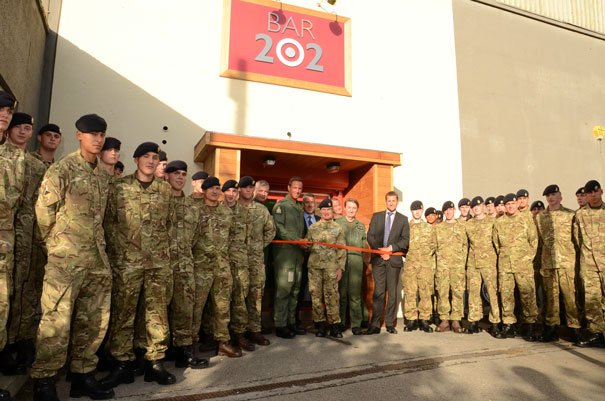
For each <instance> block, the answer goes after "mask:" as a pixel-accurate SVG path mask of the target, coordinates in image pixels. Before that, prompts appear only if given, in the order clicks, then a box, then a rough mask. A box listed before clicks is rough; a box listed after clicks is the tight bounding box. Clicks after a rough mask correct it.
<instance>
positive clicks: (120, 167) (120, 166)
mask: <svg viewBox="0 0 605 401" xmlns="http://www.w3.org/2000/svg"><path fill="white" fill-rule="evenodd" d="M113 167H114V168H115V169H118V170H122V171H124V163H122V162H121V161H119V160H118V162H117V163H116V165H115V166H113Z"/></svg>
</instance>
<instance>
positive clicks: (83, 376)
mask: <svg viewBox="0 0 605 401" xmlns="http://www.w3.org/2000/svg"><path fill="white" fill-rule="evenodd" d="M69 396H70V397H71V398H80V397H82V396H86V397H90V398H92V399H93V400H108V399H110V398H113V396H114V392H113V389H111V388H106V387H104V386H102V385H101V384H100V383H99V382H98V381H97V379H95V375H94V372H90V373H72V374H71V389H70V390H69Z"/></svg>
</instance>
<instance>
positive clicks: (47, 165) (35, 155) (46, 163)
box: [31, 150, 55, 168]
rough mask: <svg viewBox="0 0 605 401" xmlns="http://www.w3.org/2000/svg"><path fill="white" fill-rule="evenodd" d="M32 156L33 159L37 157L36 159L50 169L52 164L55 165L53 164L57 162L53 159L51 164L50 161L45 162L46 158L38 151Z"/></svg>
mask: <svg viewBox="0 0 605 401" xmlns="http://www.w3.org/2000/svg"><path fill="white" fill-rule="evenodd" d="M31 155H32V156H33V157H35V158H36V159H38V160H40V161H41V162H42V163H44V165H45V166H46V168H49V167H50V165H51V164H53V163H54V162H55V160H54V159H53V161H51V162H49V161H47V160H44V158H43V157H42V155H41V154H40V152H39V151H37V150H36V151H35V152H32V153H31Z"/></svg>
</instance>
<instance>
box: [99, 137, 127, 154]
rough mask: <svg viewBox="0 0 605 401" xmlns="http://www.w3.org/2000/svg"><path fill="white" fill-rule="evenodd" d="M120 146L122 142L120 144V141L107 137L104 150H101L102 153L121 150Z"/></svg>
mask: <svg viewBox="0 0 605 401" xmlns="http://www.w3.org/2000/svg"><path fill="white" fill-rule="evenodd" d="M120 146H122V142H120V140H119V139H116V138H114V137H111V136H108V137H105V143H104V144H103V148H102V149H101V150H102V151H103V150H109V149H116V150H120Z"/></svg>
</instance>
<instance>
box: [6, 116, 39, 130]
mask: <svg viewBox="0 0 605 401" xmlns="http://www.w3.org/2000/svg"><path fill="white" fill-rule="evenodd" d="M21 124H29V125H34V118H33V117H32V116H30V115H29V114H27V113H20V112H17V113H15V114H13V119H12V120H11V122H10V124H9V125H8V128H9V129H10V128H13V127H16V126H17V125H21Z"/></svg>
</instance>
